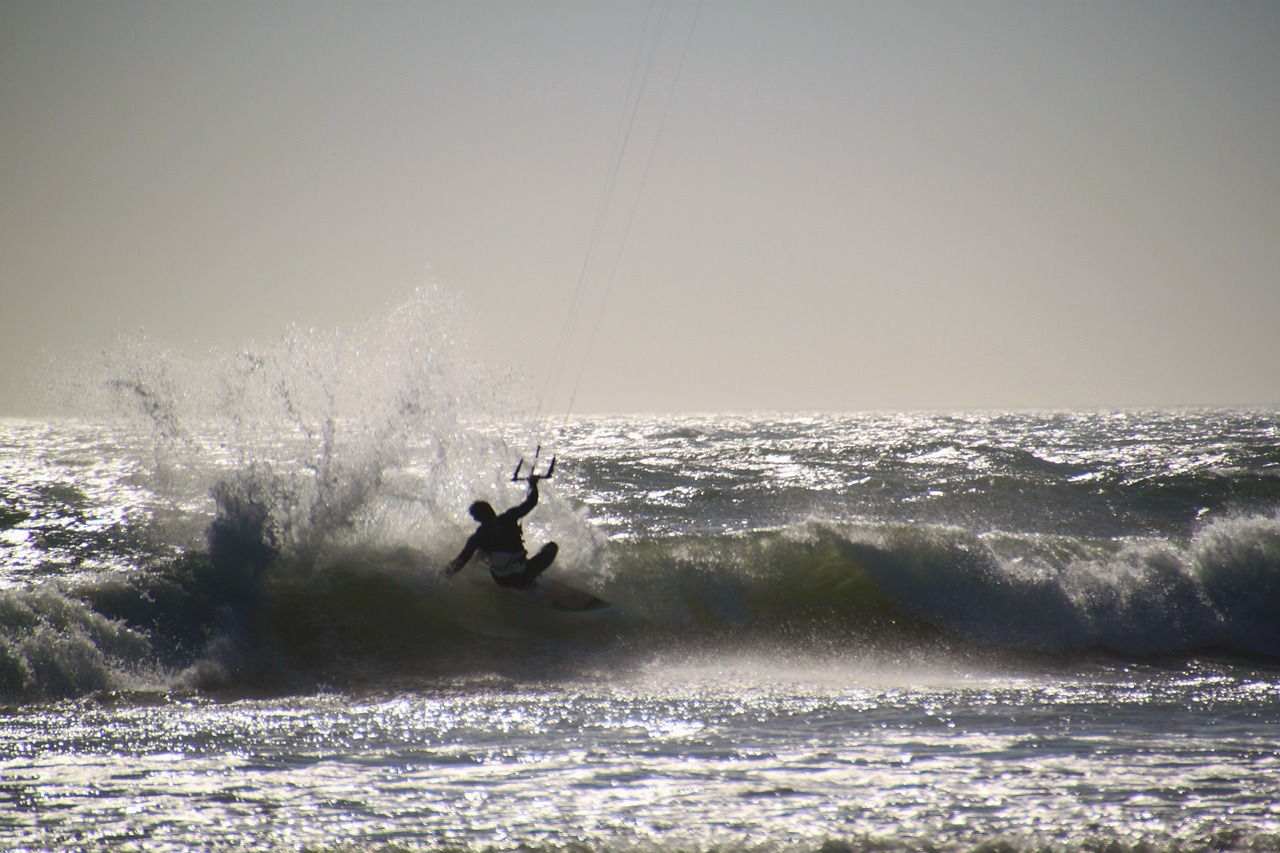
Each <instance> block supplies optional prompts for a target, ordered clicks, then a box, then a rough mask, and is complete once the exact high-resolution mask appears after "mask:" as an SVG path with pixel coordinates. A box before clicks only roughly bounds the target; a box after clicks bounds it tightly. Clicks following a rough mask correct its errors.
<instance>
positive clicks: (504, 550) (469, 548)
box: [454, 482, 538, 582]
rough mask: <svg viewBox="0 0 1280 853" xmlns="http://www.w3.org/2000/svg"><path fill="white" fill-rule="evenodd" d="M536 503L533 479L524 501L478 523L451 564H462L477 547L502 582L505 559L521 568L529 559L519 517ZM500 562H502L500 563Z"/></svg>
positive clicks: (473, 553) (505, 566) (516, 568)
mask: <svg viewBox="0 0 1280 853" xmlns="http://www.w3.org/2000/svg"><path fill="white" fill-rule="evenodd" d="M537 505H538V485H537V483H536V482H534V483H531V484H530V485H529V496H528V497H527V498H525V499H524V503H522V504H520V505H519V506H513V507H512V508H511V509H509V510H507V511H506V512H503V513H501V514H499V515H498V516H496V517H495V518H493V519H492V520H490V521H483V522H481V523H480V527H479V528H477V529H476V532H475V533H472V534H471V538H470V539H468V540H467V544H466V546H465V547H463V549H462V553H461V554H459V555H458V558H457V559H456V560H454V565H456V566H458V567H459V568H461V567H462V566H463V565H465V564H466V562H467V560H470V559H471V558H472V557H473V556H474V555H475V553H476V552H477V551H479V552H480V553H482V554H484V555H487V556H488V558H489V560H490V570H491V572H492V573H493V575H494V580H497V581H499V582H501V580H502V578H501V575H503V574H505V572H503V571H502V569H506V568H507V566H508V563H510V564H511V565H510V568H511V569H512V570H515V571H517V572H518V571H520V570H522V569H523V568H524V562H525V561H526V560H527V559H528V552H526V551H525V548H524V531H523V530H521V529H520V519H522V518H524V517H525V516H526V515H528V514H529V512H530V511H531V510H532V509H533V508H534V507H535V506H537ZM499 563H501V564H502V565H501V566H499V565H498V564H499Z"/></svg>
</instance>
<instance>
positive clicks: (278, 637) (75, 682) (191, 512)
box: [0, 297, 1280, 853]
mask: <svg viewBox="0 0 1280 853" xmlns="http://www.w3.org/2000/svg"><path fill="white" fill-rule="evenodd" d="M431 301H432V300H431V299H430V298H427V297H422V298H420V299H419V302H418V303H416V304H413V305H410V306H408V307H404V308H401V309H399V310H398V311H395V312H392V314H391V315H390V316H389V317H387V318H383V319H382V320H379V321H377V322H376V323H374V324H371V325H370V326H367V327H362V328H361V329H359V330H357V331H355V332H352V333H342V334H339V333H337V332H333V331H318V332H317V331H314V330H294V331H293V332H291V333H290V334H289V335H287V336H285V337H284V338H282V339H281V340H280V341H274V342H270V343H268V344H267V345H265V346H262V347H258V348H245V349H243V350H241V351H238V352H235V353H228V354H224V355H222V356H219V357H216V358H211V359H209V360H204V361H199V362H188V361H184V360H183V359H180V358H178V357H176V356H173V355H172V354H170V353H166V352H164V351H163V350H162V349H161V348H159V347H157V346H155V345H154V344H150V343H147V342H145V341H132V342H127V343H126V344H124V345H122V348H120V349H118V350H116V351H115V352H114V353H113V354H112V355H111V356H110V357H109V358H108V359H107V364H106V366H105V367H101V368H95V370H87V371H86V370H77V371H74V376H73V378H72V379H69V380H68V383H69V387H71V388H73V390H74V393H73V394H71V395H70V396H73V397H76V398H77V399H78V400H79V401H80V402H81V403H82V404H83V407H84V412H83V413H81V414H78V415H75V416H70V415H67V416H58V417H48V418H41V419H31V418H26V419H17V418H10V419H5V420H0V847H3V848H4V849H23V850H113V851H114V850H145V851H186V850H222V849H228V850H231V849H234V850H264V851H276V850H317V851H318V850H335V851H338V850H341V851H373V850H440V849H448V850H455V851H483V850H494V851H507V850H548V851H550V850H556V851H559V850H571V851H633V850H646V851H667V850H681V851H740V850H743V851H745V850H751V851H825V853H844V851H864V850H866V851H873V850H874V851H896V850H931V851H971V850H986V851H1021V850H1090V851H1129V850H1143V851H1151V850H1280V615H1278V614H1280V410H1278V409H1276V408H1255V409H1239V410H1216V409H1215V410H1146V411H1049V412H967V413H966V412H961V413H939V412H933V413H854V414H834V413H812V414H805V415H799V414H768V413H760V414H751V415H744V414H735V415H723V414H687V415H633V416H608V417H605V416H590V417H588V416H575V417H569V418H566V419H564V420H563V421H558V422H557V421H552V422H551V423H550V425H548V419H547V418H546V417H545V416H543V415H540V414H539V413H538V411H537V409H536V407H535V406H528V405H526V404H525V403H523V402H521V403H519V405H517V406H516V411H515V412H514V415H513V412H512V411H511V409H510V406H509V405H507V403H508V402H509V401H510V400H512V399H515V398H516V396H518V395H514V394H513V393H512V392H511V389H510V386H508V385H507V384H505V383H507V381H508V380H507V379H493V378H492V377H491V376H490V375H489V374H488V373H487V372H486V371H485V368H484V367H483V360H479V361H476V360H468V359H465V358H461V357H457V358H455V357H454V356H453V355H452V353H453V352H454V349H453V347H452V346H446V344H445V343H442V341H443V340H444V338H443V333H442V332H441V328H442V327H445V328H447V327H448V326H449V323H450V321H449V319H448V317H447V316H443V317H442V316H441V315H440V312H438V311H436V309H434V308H432V307H431V306H430V304H429V303H431ZM518 384H519V383H518V382H517V385H518ZM504 406H507V407H506V408H504ZM540 444H541V445H542V447H541V451H540V460H539V466H540V467H541V466H542V465H545V464H546V463H547V461H548V459H549V457H550V456H552V455H554V456H555V457H556V459H557V466H556V469H555V476H554V478H553V479H551V480H549V481H546V482H545V483H544V484H543V487H542V500H541V503H540V504H539V506H538V507H537V508H536V509H535V510H534V511H533V513H532V514H531V515H530V516H529V517H528V518H527V519H526V525H525V529H526V539H527V540H528V541H529V543H530V545H531V546H532V547H535V548H536V547H538V546H540V545H541V543H543V542H545V541H548V540H552V539H554V540H555V541H557V542H558V543H559V545H560V555H559V558H558V559H557V561H556V563H555V565H553V567H552V568H551V570H550V572H549V574H548V576H549V577H557V578H559V579H561V580H563V581H566V582H568V583H571V584H573V585H575V586H578V587H580V588H582V589H585V590H588V591H590V592H592V593H594V594H596V595H599V596H601V597H602V598H604V599H606V600H608V601H609V602H610V603H611V606H610V607H609V608H606V609H602V610H596V611H590V612H584V613H562V612H556V611H552V610H548V609H545V608H542V607H538V606H536V605H532V604H528V603H526V602H522V601H516V600H512V599H510V598H507V597H504V596H501V595H498V594H495V593H493V592H492V591H490V590H487V589H485V588H484V587H482V586H480V585H478V584H476V583H474V582H473V581H474V580H475V579H477V578H480V577H482V576H483V569H482V568H479V567H477V566H474V565H473V566H471V567H469V568H467V569H466V570H464V571H463V572H462V573H461V574H459V575H457V576H455V577H454V578H452V579H446V578H444V577H442V576H441V574H440V569H441V568H443V566H444V565H445V564H446V563H447V562H448V560H449V559H450V558H451V557H453V556H454V555H455V554H456V553H457V551H458V550H459V549H460V548H461V545H462V543H463V541H464V540H465V539H466V537H467V536H468V535H469V533H470V531H471V529H473V528H472V525H471V523H470V520H469V519H468V518H467V516H466V507H467V505H468V504H469V503H470V501H471V500H472V499H474V498H477V497H482V498H486V499H488V500H490V501H492V502H494V503H495V504H496V505H499V506H500V507H501V506H510V505H513V504H515V503H517V502H518V501H520V500H521V499H522V498H523V497H524V488H523V484H519V483H511V482H510V476H511V473H512V471H513V470H514V468H515V464H516V462H517V461H519V460H520V459H521V458H523V459H524V461H525V463H526V464H527V463H528V462H529V461H531V460H532V458H533V453H534V451H535V448H537V447H538V446H539V445H540Z"/></svg>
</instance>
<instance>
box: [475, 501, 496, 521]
mask: <svg viewBox="0 0 1280 853" xmlns="http://www.w3.org/2000/svg"><path fill="white" fill-rule="evenodd" d="M468 512H470V513H471V517H472V518H474V519H475V520H476V521H479V522H485V521H492V520H493V519H494V518H497V516H498V514H497V513H496V512H494V511H493V507H491V506H489V503H488V502H487V501H476V502H475V503H473V504H472V505H471V509H470V510H468Z"/></svg>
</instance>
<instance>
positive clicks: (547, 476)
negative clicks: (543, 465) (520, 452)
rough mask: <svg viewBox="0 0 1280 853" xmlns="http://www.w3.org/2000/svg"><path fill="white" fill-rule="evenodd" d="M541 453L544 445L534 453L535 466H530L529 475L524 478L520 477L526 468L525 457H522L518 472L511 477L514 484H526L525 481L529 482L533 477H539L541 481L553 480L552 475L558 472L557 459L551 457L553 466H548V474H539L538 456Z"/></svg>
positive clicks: (517, 465)
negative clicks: (521, 470)
mask: <svg viewBox="0 0 1280 853" xmlns="http://www.w3.org/2000/svg"><path fill="white" fill-rule="evenodd" d="M540 453H542V445H541V444H539V445H538V449H537V450H535V451H533V464H531V465H530V466H529V473H528V474H526V475H525V476H523V477H521V476H520V469H521V468H523V467H524V457H523V456H521V457H520V461H519V462H517V463H516V472H515V473H514V474H512V475H511V482H513V483H520V482H525V481H527V480H528V479H529V478H530V477H533V476H537V478H538V479H539V480H550V479H551V475H552V474H554V473H555V471H556V458H555V457H554V456H552V457H551V464H550V465H548V466H547V470H546V472H545V473H542V474H538V473H537V468H538V454H540Z"/></svg>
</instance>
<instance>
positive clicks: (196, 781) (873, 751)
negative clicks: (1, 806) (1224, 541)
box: [0, 658, 1280, 849]
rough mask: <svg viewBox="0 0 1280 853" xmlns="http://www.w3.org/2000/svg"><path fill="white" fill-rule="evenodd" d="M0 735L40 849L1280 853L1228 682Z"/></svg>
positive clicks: (127, 722)
mask: <svg viewBox="0 0 1280 853" xmlns="http://www.w3.org/2000/svg"><path fill="white" fill-rule="evenodd" d="M1272 675H1273V676H1274V673H1272ZM1157 719H1158V720H1159V721H1160V724H1159V725H1155V724H1154V720H1157ZM6 723H7V725H6V730H5V739H4V742H3V749H4V753H5V755H6V756H7V760H6V761H5V763H4V765H3V773H4V780H5V781H4V784H3V788H2V789H0V791H2V794H0V796H3V798H4V802H5V805H6V808H5V817H3V818H0V827H3V828H4V831H5V832H6V833H7V834H8V836H9V837H10V838H23V839H25V840H26V841H28V842H34V843H36V844H37V845H39V844H43V845H45V846H48V847H51V848H56V847H61V846H72V845H74V846H85V847H90V848H107V847H115V846H117V845H127V844H128V843H132V844H134V845H135V846H137V847H139V848H144V849H196V848H205V847H215V846H223V845H232V844H237V845H245V846H250V847H260V848H269V849H287V848H291V847H296V846H308V845H310V846H327V845H333V846H338V845H341V844H352V843H354V844H356V845H358V846H361V847H364V846H369V847H373V846H376V845H378V844H386V843H394V844H397V845H401V846H405V847H409V848H413V849H417V848H420V847H421V848H430V847H435V846H463V847H466V848H469V849H483V848H487V847H497V848H500V849H501V848H508V847H514V846H519V845H529V846H540V845H546V846H552V847H562V846H567V845H571V844H579V843H586V844H588V845H590V846H592V847H598V848H610V849H632V848H637V847H639V848H646V849H647V848H654V847H656V848H660V849H690V848H692V849H710V848H713V847H715V848H722V847H724V846H730V847H755V846H763V847H768V848H777V849H797V848H798V849H815V848H817V847H820V846H822V845H823V844H829V843H833V842H839V843H842V844H847V845H849V846H852V847H854V848H857V849H863V848H866V849H920V848H933V849H937V848H941V849H968V848H970V847H975V846H978V845H980V844H983V843H991V842H993V841H995V840H1000V841H1002V842H1006V843H1008V844H1010V845H1011V846H1013V847H1015V848H1023V847H1025V848H1028V849H1034V848H1041V847H1044V846H1046V845H1061V846H1064V847H1069V848H1079V847H1082V846H1095V845H1101V844H1105V843H1110V842H1114V843H1118V844H1121V845H1137V844H1140V843H1141V844H1148V845H1155V846H1158V847H1160V846H1169V847H1175V846H1176V847H1193V848H1194V847H1199V848H1209V847H1212V848H1215V849H1219V848H1221V847H1231V846H1233V844H1237V843H1238V844H1239V845H1240V846H1242V847H1243V846H1253V847H1263V848H1271V847H1274V846H1275V845H1276V842H1277V840H1280V813H1278V812H1277V808H1276V805H1275V792H1276V782H1275V780H1276V778H1277V774H1280V755H1277V751H1276V743H1275V731H1276V730H1277V726H1278V725H1280V695H1278V694H1277V688H1276V684H1275V681H1274V679H1273V678H1267V677H1266V676H1265V674H1264V673H1257V672H1242V671H1240V670H1239V669H1238V668H1233V667H1229V666H1222V665H1197V666H1192V667H1188V668H1185V669H1182V670H1180V671H1177V672H1174V671H1170V670H1166V669H1152V668H1146V667H1132V666H1129V667H1119V666H1105V667H1089V668H1086V671H1082V672H1078V673H1074V674H1063V673H1055V674H1052V675H1047V674H1043V673H1039V674H1037V673H1022V674H1010V673H1007V672H1001V673H992V672H990V671H985V670H981V669H972V670H965V669H963V668H945V667H944V668H926V667H922V666H921V665H919V664H918V663H917V664H912V663H907V662H903V661H886V660H881V661H867V662H863V663H862V664H855V665H852V666H851V665H850V664H849V663H848V662H839V663H833V662H829V661H828V662H823V663H820V662H806V663H800V662H788V663H769V664H766V663H764V662H762V661H760V660H759V659H754V658H753V659H748V660H739V661H726V660H720V661H717V662H714V663H702V664H694V663H687V664H683V665H675V664H671V663H665V664H663V665H661V666H655V667H654V668H651V669H647V670H646V671H643V672H639V673H635V674H632V675H630V676H626V675H619V674H612V675H611V676H610V677H609V678H607V679H598V680H592V681H588V682H567V683H555V684H544V683H538V684H520V683H496V682H493V681H491V680H479V681H471V682H453V683H449V684H444V685H440V686H439V689H438V690H437V691H434V692H430V693H424V692H420V691H396V692H390V693H380V694H376V695H367V694H360V695H350V694H340V695H334V694H319V695H311V696H305V697H292V698H288V699H281V698H273V699H256V700H248V699H242V700H236V701H221V702H218V701H211V700H208V699H202V698H197V697H188V698H185V699H177V698H168V699H164V700H162V701H161V700H157V701H155V702H150V701H136V700H135V699H130V698H128V697H113V698H112V699H110V700H109V701H105V702H104V701H95V700H87V701H81V702H76V703H66V704H62V705H58V706H55V707H46V708H40V709H25V710H22V711H18V712H15V713H12V714H11V715H10V716H9V717H8V718H7V720H6Z"/></svg>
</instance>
